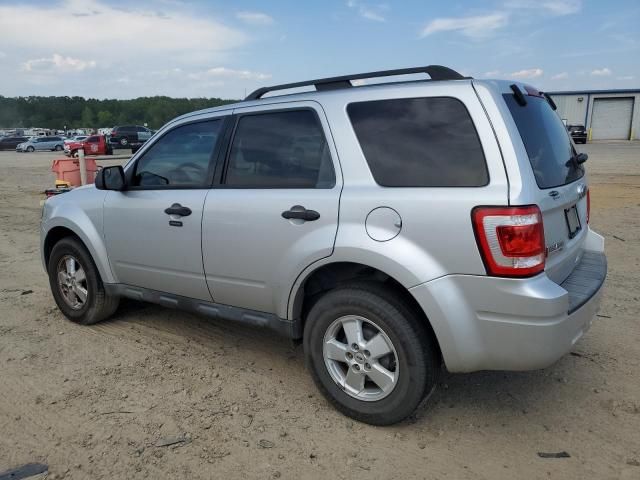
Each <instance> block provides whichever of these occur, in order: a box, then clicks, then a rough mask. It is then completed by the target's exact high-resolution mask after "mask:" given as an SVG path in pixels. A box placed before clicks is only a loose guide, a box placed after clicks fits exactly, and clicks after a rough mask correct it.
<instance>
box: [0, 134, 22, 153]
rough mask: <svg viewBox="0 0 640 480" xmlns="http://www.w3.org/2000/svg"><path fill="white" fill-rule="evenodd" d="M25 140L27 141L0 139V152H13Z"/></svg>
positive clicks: (13, 138)
mask: <svg viewBox="0 0 640 480" xmlns="http://www.w3.org/2000/svg"><path fill="white" fill-rule="evenodd" d="M27 140H29V139H28V138H27V137H2V138H0V150H14V149H15V148H16V147H17V146H18V145H19V144H21V143H23V142H26V141H27Z"/></svg>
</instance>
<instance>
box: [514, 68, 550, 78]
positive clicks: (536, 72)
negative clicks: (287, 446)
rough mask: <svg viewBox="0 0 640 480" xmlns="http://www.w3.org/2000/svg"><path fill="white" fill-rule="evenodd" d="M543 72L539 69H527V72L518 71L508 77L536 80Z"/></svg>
mask: <svg viewBox="0 0 640 480" xmlns="http://www.w3.org/2000/svg"><path fill="white" fill-rule="evenodd" d="M543 73H544V71H543V70H542V69H541V68H529V69H527V70H518V71H517V72H512V73H511V75H510V77H513V78H538V77H541V76H542V74H543Z"/></svg>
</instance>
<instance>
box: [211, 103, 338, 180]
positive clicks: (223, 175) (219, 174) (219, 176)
mask: <svg viewBox="0 0 640 480" xmlns="http://www.w3.org/2000/svg"><path fill="white" fill-rule="evenodd" d="M305 110H307V111H311V112H312V113H313V115H314V117H315V119H316V121H317V122H318V126H319V127H320V131H321V132H322V136H323V137H324V141H325V142H326V144H327V149H328V153H329V158H330V160H331V168H332V170H333V185H332V186H330V187H288V186H264V187H257V186H255V185H228V184H227V183H226V181H227V171H228V169H229V161H230V157H231V149H232V147H233V141H234V140H235V138H236V133H237V131H238V125H239V123H240V120H241V119H242V118H243V117H250V116H256V115H268V114H270V113H283V112H300V111H305ZM232 117H233V125H232V127H231V128H230V130H231V134H230V136H229V137H230V138H229V139H228V142H227V146H226V152H225V155H224V161H223V162H221V163H222V165H220V167H219V171H216V187H217V188H220V189H225V190H332V189H334V188H336V186H337V185H338V172H337V171H336V164H335V161H334V158H333V154H332V153H331V145H330V144H329V139H328V137H327V132H326V131H325V129H324V125H323V124H322V119H321V118H320V115H319V114H318V112H317V110H316V109H315V108H313V107H311V106H306V105H305V106H293V107H282V108H269V109H264V110H253V111H249V112H241V113H234V114H233V115H232Z"/></svg>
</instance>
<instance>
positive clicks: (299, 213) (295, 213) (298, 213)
mask: <svg viewBox="0 0 640 480" xmlns="http://www.w3.org/2000/svg"><path fill="white" fill-rule="evenodd" d="M282 218H286V219H287V220H293V219H297V220H304V221H305V222H313V221H314V220H318V219H319V218H320V214H319V213H318V212H316V211H315V210H307V209H306V208H304V207H303V206H301V205H294V206H293V207H291V209H290V210H287V211H284V212H282Z"/></svg>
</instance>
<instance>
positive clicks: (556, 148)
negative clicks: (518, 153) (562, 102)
mask: <svg viewBox="0 0 640 480" xmlns="http://www.w3.org/2000/svg"><path fill="white" fill-rule="evenodd" d="M526 98H527V104H526V105H525V106H520V105H518V103H517V102H516V99H515V97H514V95H513V94H510V93H507V94H504V100H505V102H507V106H508V107H509V110H510V111H511V116H512V117H513V120H514V121H515V123H516V126H517V127H518V132H519V133H520V136H521V137H522V142H523V143H524V147H525V149H526V150H527V155H528V156H529V161H530V162H531V168H532V169H533V174H534V175H535V177H536V183H537V184H538V187H540V188H553V187H559V186H561V185H566V184H568V183H571V182H574V181H576V180H577V179H579V178H580V177H582V176H583V175H584V168H583V167H582V166H581V165H576V164H575V163H574V162H572V161H571V160H570V159H571V157H572V156H573V155H574V154H575V151H574V149H573V145H572V144H571V140H570V138H569V135H568V134H567V129H566V128H565V126H564V124H563V123H562V120H560V117H558V115H557V114H556V113H555V112H554V111H553V110H552V109H551V106H550V105H549V103H548V102H547V101H546V100H545V99H544V98H541V97H535V96H531V95H530V96H527V97H526Z"/></svg>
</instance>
